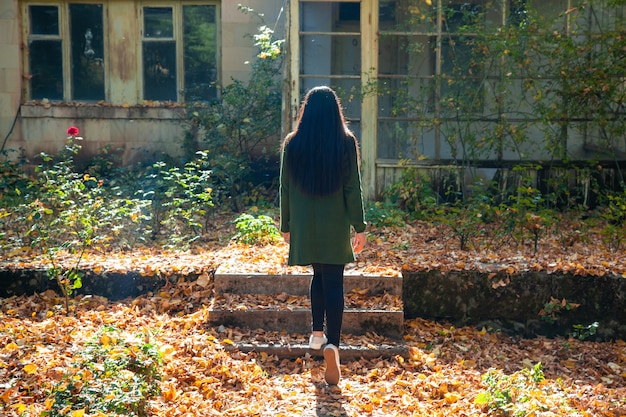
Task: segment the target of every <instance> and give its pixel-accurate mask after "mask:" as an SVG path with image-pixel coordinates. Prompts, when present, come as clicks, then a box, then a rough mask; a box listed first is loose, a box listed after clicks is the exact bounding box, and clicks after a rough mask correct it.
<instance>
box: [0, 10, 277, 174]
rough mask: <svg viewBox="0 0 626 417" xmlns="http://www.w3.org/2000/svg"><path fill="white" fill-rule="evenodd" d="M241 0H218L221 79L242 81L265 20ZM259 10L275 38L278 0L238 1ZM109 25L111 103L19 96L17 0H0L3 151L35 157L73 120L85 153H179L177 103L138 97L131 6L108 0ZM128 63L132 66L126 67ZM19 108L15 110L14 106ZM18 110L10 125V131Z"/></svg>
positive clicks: (131, 157)
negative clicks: (108, 149)
mask: <svg viewBox="0 0 626 417" xmlns="http://www.w3.org/2000/svg"><path fill="white" fill-rule="evenodd" d="M239 3H240V2H239V1H232V0H224V1H223V2H222V4H221V18H220V23H221V33H220V35H219V39H220V41H221V64H222V65H221V76H222V77H221V80H222V82H223V83H224V84H228V83H230V82H232V79H240V80H244V81H245V80H247V79H248V77H249V72H250V63H251V62H252V61H253V60H254V59H255V52H256V48H255V47H254V46H253V42H254V41H253V40H252V39H251V38H250V37H249V36H248V35H252V34H255V33H257V32H258V27H259V26H260V25H261V24H262V23H263V22H261V21H260V20H259V19H258V18H257V17H255V15H254V14H253V13H249V14H245V13H243V12H241V11H240V10H239V9H238V6H237V5H238V4H239ZM244 4H245V5H246V6H248V7H250V8H252V9H253V10H254V11H255V12H256V13H260V14H263V20H264V23H265V24H267V25H268V26H270V27H272V28H275V30H276V36H277V37H284V20H285V15H284V12H283V11H282V10H281V7H282V6H283V5H284V1H283V0H249V1H247V2H245V3H244ZM108 10H109V18H110V26H111V28H110V29H111V31H110V33H109V44H108V47H109V48H110V49H111V50H115V51H116V52H115V53H111V54H110V57H109V61H108V64H109V66H110V67H111V68H115V70H111V71H110V72H109V79H108V81H107V85H108V87H107V88H108V89H109V90H110V94H109V97H110V101H111V103H113V104H109V103H104V104H84V103H79V104H76V103H71V104H67V103H22V104H21V105H20V100H21V99H20V92H21V90H22V87H23V85H22V84H21V82H22V77H21V73H22V70H21V60H22V57H21V54H20V42H21V41H20V36H21V35H20V34H21V28H20V23H19V22H20V14H19V12H18V11H19V7H18V3H17V0H3V1H1V2H0V135H2V136H1V139H2V140H4V139H5V137H6V138H7V140H6V143H4V146H3V150H6V151H9V154H10V156H12V157H13V158H16V157H18V156H19V155H20V154H24V156H26V157H27V158H28V159H29V160H30V161H31V162H32V163H37V162H38V160H37V158H36V155H38V154H39V153H40V152H46V153H51V154H54V153H56V152H57V151H58V150H59V149H61V148H62V147H63V145H64V144H65V140H66V138H67V134H66V130H67V128H68V127H70V126H77V127H78V128H79V130H80V135H81V136H82V137H83V138H84V141H83V142H82V146H83V150H82V152H83V156H85V157H88V156H89V155H93V154H96V153H98V152H99V150H100V149H102V148H103V147H104V146H106V145H110V147H111V148H112V149H114V150H116V151H117V153H118V154H119V156H120V158H121V162H122V163H124V164H130V163H134V162H136V161H137V160H144V159H146V157H147V158H152V157H153V155H158V154H160V153H167V154H169V155H172V156H174V157H175V156H178V155H179V154H180V153H181V150H182V148H181V145H182V140H183V137H184V132H185V125H184V123H183V122H184V120H185V111H184V108H182V107H171V106H154V105H150V106H145V105H143V103H136V102H135V101H136V97H137V94H136V91H137V89H138V88H139V85H138V81H137V79H136V76H135V74H136V70H135V69H136V67H137V62H136V59H137V58H136V57H137V56H138V53H137V50H136V49H137V48H138V47H139V46H138V44H137V45H133V43H132V42H131V43H129V42H128V38H129V33H130V32H133V33H137V31H138V28H137V27H133V24H132V22H130V23H129V22H128V19H125V17H126V16H128V15H132V14H133V13H135V11H134V10H135V5H134V4H132V3H125V2H121V1H116V2H111V3H109V8H108ZM129 68H131V69H132V70H129ZM18 111H19V113H18ZM16 115H17V116H19V117H17V120H16V124H15V128H14V129H13V131H12V133H11V134H10V135H9V136H8V137H7V135H8V134H9V131H10V130H11V125H12V124H13V120H14V119H15V118H16Z"/></svg>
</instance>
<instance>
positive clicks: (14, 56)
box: [0, 0, 22, 148]
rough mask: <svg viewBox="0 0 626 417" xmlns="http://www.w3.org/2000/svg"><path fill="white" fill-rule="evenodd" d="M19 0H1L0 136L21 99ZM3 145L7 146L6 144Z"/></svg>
mask: <svg viewBox="0 0 626 417" xmlns="http://www.w3.org/2000/svg"><path fill="white" fill-rule="evenodd" d="M17 10H18V6H17V0H2V1H0V140H1V141H2V142H4V141H5V138H6V137H7V135H8V134H9V132H10V130H11V126H13V121H14V120H15V118H16V116H17V112H18V109H19V103H20V91H21V90H20V82H21V80H22V78H21V65H20V62H21V61H20V46H19V45H20V32H19V23H18V22H19V20H18V12H17ZM3 148H4V146H3Z"/></svg>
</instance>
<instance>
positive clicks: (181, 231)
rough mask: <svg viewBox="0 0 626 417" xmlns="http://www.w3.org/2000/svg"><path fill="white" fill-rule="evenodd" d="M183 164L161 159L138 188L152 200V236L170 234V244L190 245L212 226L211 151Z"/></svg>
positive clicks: (142, 195)
mask: <svg viewBox="0 0 626 417" xmlns="http://www.w3.org/2000/svg"><path fill="white" fill-rule="evenodd" d="M197 155H198V157H197V158H195V159H194V160H192V161H190V162H187V163H186V164H185V165H184V167H183V168H179V167H177V166H173V167H171V166H168V165H167V164H166V163H165V162H162V161H161V162H157V163H155V164H154V165H153V166H152V170H150V171H148V173H147V176H146V178H147V181H146V182H144V183H143V188H142V189H140V190H138V191H137V195H138V196H139V197H140V198H141V199H142V200H149V201H150V202H151V204H150V213H149V216H148V218H149V219H150V224H151V234H152V239H157V238H158V237H159V236H161V235H166V236H168V241H167V245H170V244H171V245H176V246H178V245H180V244H184V245H189V244H190V243H192V242H193V241H194V240H195V239H197V238H198V237H199V236H200V235H201V233H202V232H206V231H207V230H208V226H209V219H210V214H211V210H210V209H211V207H213V194H212V193H213V182H212V181H213V179H212V175H211V174H212V171H211V169H210V167H209V164H210V162H209V153H208V152H205V151H199V152H197Z"/></svg>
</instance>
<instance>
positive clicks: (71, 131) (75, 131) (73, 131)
mask: <svg viewBox="0 0 626 417" xmlns="http://www.w3.org/2000/svg"><path fill="white" fill-rule="evenodd" d="M67 134H68V135H70V136H76V135H78V128H77V127H76V126H71V127H69V128H68V129H67Z"/></svg>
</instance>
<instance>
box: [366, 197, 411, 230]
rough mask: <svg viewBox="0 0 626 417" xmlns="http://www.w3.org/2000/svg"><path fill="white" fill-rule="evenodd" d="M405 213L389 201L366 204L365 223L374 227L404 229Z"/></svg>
mask: <svg viewBox="0 0 626 417" xmlns="http://www.w3.org/2000/svg"><path fill="white" fill-rule="evenodd" d="M404 216H405V213H404V212H403V211H402V210H400V209H398V207H397V206H396V205H395V204H393V203H391V202H389V201H374V202H366V204H365V221H366V222H367V223H368V224H371V225H373V226H374V227H402V226H404V224H405V221H404Z"/></svg>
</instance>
